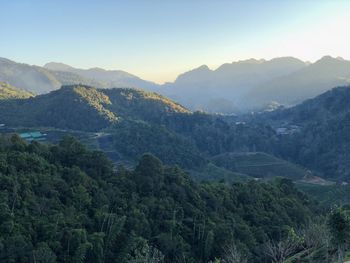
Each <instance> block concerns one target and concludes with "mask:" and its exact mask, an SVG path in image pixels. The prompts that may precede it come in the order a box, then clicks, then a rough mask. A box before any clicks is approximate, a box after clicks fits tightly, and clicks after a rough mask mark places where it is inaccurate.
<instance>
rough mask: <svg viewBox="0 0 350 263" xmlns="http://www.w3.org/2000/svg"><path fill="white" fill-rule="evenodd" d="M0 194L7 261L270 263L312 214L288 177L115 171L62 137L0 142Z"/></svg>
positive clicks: (146, 161) (0, 232) (150, 160)
mask: <svg viewBox="0 0 350 263" xmlns="http://www.w3.org/2000/svg"><path fill="white" fill-rule="evenodd" d="M0 190H1V195H0V207H1V211H0V214H1V218H0V236H1V240H0V243H1V246H0V256H1V260H2V261H4V262H64V261H68V262H114V261H117V262H164V263H170V262H184V261H183V260H185V262H208V261H211V260H214V259H215V258H224V257H226V256H228V254H227V253H228V252H227V251H226V250H225V249H223V247H225V246H234V245H235V246H237V249H238V251H239V252H240V253H242V255H244V257H245V258H247V259H249V262H252V263H258V262H262V259H263V260H264V262H268V261H269V260H270V257H269V256H268V255H266V254H265V253H264V246H263V244H265V243H266V242H270V241H271V242H272V241H274V242H277V241H279V240H283V239H285V238H287V237H288V235H289V232H290V231H292V230H293V229H296V228H298V229H301V228H306V226H307V223H308V222H309V221H310V220H311V218H312V217H314V216H315V214H314V212H313V207H312V205H311V204H310V201H309V199H308V197H307V196H305V195H304V194H302V193H301V192H299V191H298V190H297V189H296V188H295V186H294V185H293V183H292V182H291V181H289V180H286V179H279V180H275V181H273V182H271V183H268V184H267V183H259V182H253V181H252V182H249V183H245V184H243V183H236V184H230V185H226V184H219V183H205V184H199V183H195V182H193V181H192V180H191V179H190V178H189V177H188V176H187V174H186V173H185V172H184V171H183V170H182V169H181V168H179V167H175V166H165V165H163V164H162V163H161V162H160V161H159V159H157V158H155V157H154V156H152V155H150V154H145V155H143V156H142V158H140V160H139V162H138V164H137V166H136V168H135V169H134V170H127V169H125V168H124V167H120V168H119V169H118V171H116V170H115V169H113V166H112V165H111V163H110V161H109V160H108V159H107V158H106V157H105V155H104V154H103V153H101V152H97V151H89V150H87V149H86V148H85V147H84V146H83V145H81V144H80V143H79V142H78V141H76V140H74V139H73V138H69V137H67V138H65V139H64V140H62V141H61V142H60V143H59V144H57V145H43V144H39V143H37V142H33V143H31V144H27V143H25V142H24V141H22V140H20V139H19V138H18V137H17V136H12V137H3V136H0ZM300 239H301V238H300ZM295 250H296V249H295ZM292 252H296V251H294V250H293V251H292ZM33 257H34V258H35V260H33ZM179 258H181V261H180V260H179ZM182 259H183V260H182Z"/></svg>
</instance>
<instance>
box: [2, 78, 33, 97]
mask: <svg viewBox="0 0 350 263" xmlns="http://www.w3.org/2000/svg"><path fill="white" fill-rule="evenodd" d="M30 97H33V94H32V93H30V92H27V91H25V90H21V89H18V88H15V87H14V86H11V85H10V84H8V83H5V82H0V100H8V99H27V98H30Z"/></svg>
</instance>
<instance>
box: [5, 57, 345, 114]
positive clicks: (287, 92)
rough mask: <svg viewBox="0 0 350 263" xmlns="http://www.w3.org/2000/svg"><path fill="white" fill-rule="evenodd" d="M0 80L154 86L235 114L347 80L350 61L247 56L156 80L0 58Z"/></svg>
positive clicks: (46, 85)
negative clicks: (172, 78)
mask: <svg viewBox="0 0 350 263" xmlns="http://www.w3.org/2000/svg"><path fill="white" fill-rule="evenodd" d="M0 81H3V82H6V83H9V84H11V85H13V86H15V87H17V88H20V89H24V90H26V91H29V92H31V93H34V94H44V93H48V92H50V91H52V90H56V89H58V88H59V87H61V86H62V85H73V84H83V85H89V86H93V87H96V88H114V87H132V88H134V87H137V88H140V89H144V90H147V91H156V92H158V93H160V94H163V95H165V96H167V97H169V98H172V99H174V100H175V101H177V102H179V103H181V104H182V105H184V106H185V107H187V108H189V109H190V110H204V111H207V112H210V113H225V114H232V113H241V112H247V111H252V110H254V111H260V110H264V109H274V108H276V107H278V105H284V106H286V107H290V106H293V105H295V104H298V103H300V102H302V101H304V100H305V99H309V98H312V97H314V96H317V95H319V94H321V93H323V92H325V91H327V90H329V89H330V88H332V87H336V86H342V85H347V84H349V83H350V61H348V60H344V59H342V58H340V57H338V58H333V57H330V56H325V57H323V58H321V59H320V60H318V61H316V62H315V63H309V62H304V61H301V60H299V59H296V58H293V57H280V58H274V59H271V60H264V59H261V60H256V59H249V60H243V61H238V62H232V63H226V64H223V65H221V66H220V67H218V68H217V69H215V70H211V69H210V68H209V67H208V66H205V65H203V66H201V67H199V68H196V69H193V70H191V71H189V72H186V73H183V74H181V75H179V76H178V77H177V79H176V80H175V81H174V82H173V83H166V84H163V85H158V84H156V83H153V82H150V81H146V80H142V79H140V78H139V77H137V76H135V75H132V74H130V73H127V72H125V71H121V70H104V69H101V68H91V69H78V68H74V67H71V66H69V65H66V64H63V63H55V62H50V63H47V64H46V65H45V66H44V67H38V66H31V65H27V64H20V63H16V62H13V61H10V60H8V59H3V58H1V59H0Z"/></svg>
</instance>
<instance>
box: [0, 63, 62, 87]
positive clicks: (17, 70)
mask: <svg viewBox="0 0 350 263" xmlns="http://www.w3.org/2000/svg"><path fill="white" fill-rule="evenodd" d="M0 81H2V82H7V83H9V84H10V85H13V86H15V87H21V88H22V89H24V90H26V91H28V92H31V93H34V94H41V93H47V92H50V91H52V90H55V89H58V88H59V87H60V85H61V83H60V82H59V81H58V80H57V79H56V78H55V76H54V75H53V74H51V73H50V72H49V71H47V70H45V69H43V68H41V67H37V66H31V65H27V64H21V63H16V62H14V61H11V60H8V59H5V58H0Z"/></svg>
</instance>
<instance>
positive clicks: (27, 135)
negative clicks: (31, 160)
mask: <svg viewBox="0 0 350 263" xmlns="http://www.w3.org/2000/svg"><path fill="white" fill-rule="evenodd" d="M45 136H46V134H43V133H41V132H39V131H35V132H23V133H20V134H19V137H21V138H22V139H23V140H26V141H28V142H31V141H45V140H46V137H45Z"/></svg>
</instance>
